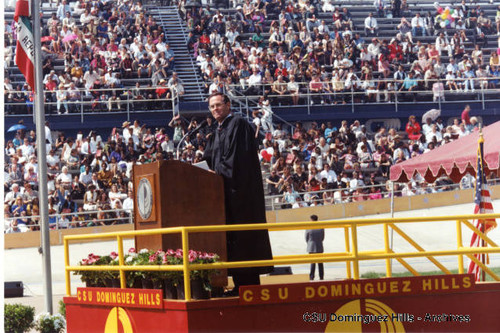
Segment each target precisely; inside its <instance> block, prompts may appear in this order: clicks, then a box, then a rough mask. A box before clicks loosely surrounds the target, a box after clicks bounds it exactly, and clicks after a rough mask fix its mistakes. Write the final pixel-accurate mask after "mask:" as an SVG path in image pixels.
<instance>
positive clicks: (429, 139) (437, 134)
mask: <svg viewBox="0 0 500 333" xmlns="http://www.w3.org/2000/svg"><path fill="white" fill-rule="evenodd" d="M434 137H436V142H437V143H438V144H439V143H441V141H442V140H443V135H442V134H441V132H440V131H438V128H437V125H436V124H432V127H431V131H430V132H428V133H427V134H426V135H425V140H426V142H432V141H433V140H434Z"/></svg>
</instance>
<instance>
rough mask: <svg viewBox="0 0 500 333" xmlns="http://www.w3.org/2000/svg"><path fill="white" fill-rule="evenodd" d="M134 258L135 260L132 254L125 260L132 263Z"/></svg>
mask: <svg viewBox="0 0 500 333" xmlns="http://www.w3.org/2000/svg"><path fill="white" fill-rule="evenodd" d="M133 260H134V257H132V256H130V257H127V259H125V262H126V263H127V264H130V263H131V262H132V261H133Z"/></svg>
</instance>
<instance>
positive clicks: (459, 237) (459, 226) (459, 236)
mask: <svg viewBox="0 0 500 333" xmlns="http://www.w3.org/2000/svg"><path fill="white" fill-rule="evenodd" d="M463 246H464V244H463V241H462V221H460V220H457V250H460V249H461V248H462V247H463ZM458 273H459V274H463V273H464V255H463V254H459V255H458Z"/></svg>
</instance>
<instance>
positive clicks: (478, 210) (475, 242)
mask: <svg viewBox="0 0 500 333" xmlns="http://www.w3.org/2000/svg"><path fill="white" fill-rule="evenodd" d="M483 146H484V140H483V138H482V136H481V137H480V139H479V147H478V148H477V173H476V194H475V196H474V203H475V204H476V205H475V207H474V214H492V213H494V211H493V204H492V203H491V197H490V190H489V189H488V185H487V184H486V177H485V176H484V151H483ZM496 226H497V222H496V221H495V219H477V220H476V223H475V227H476V228H477V229H478V230H480V231H482V232H483V233H484V234H485V235H486V234H487V233H488V232H489V231H490V230H492V229H494V228H495V227H496ZM481 241H482V240H481V237H479V236H478V234H476V233H473V234H472V238H471V241H470V247H481V246H484V244H482V242H481ZM481 256H482V254H474V257H475V258H476V259H477V260H481V259H480V258H481ZM485 257H486V255H485ZM483 263H484V262H483ZM481 272H482V270H481V267H479V266H478V265H477V264H476V263H475V262H474V261H472V260H471V262H470V264H469V271H468V273H469V274H474V276H475V279H476V281H481V275H482V274H481Z"/></svg>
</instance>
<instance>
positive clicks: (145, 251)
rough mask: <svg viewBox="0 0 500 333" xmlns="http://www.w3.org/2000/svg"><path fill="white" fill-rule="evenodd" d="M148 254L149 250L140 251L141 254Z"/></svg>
mask: <svg viewBox="0 0 500 333" xmlns="http://www.w3.org/2000/svg"><path fill="white" fill-rule="evenodd" d="M148 252H149V250H148V249H142V250H140V251H139V253H148Z"/></svg>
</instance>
